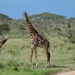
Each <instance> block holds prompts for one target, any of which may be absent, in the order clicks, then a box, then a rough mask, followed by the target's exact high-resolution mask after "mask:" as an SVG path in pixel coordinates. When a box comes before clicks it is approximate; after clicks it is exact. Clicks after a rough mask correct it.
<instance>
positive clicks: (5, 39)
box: [0, 35, 10, 48]
mask: <svg viewBox="0 0 75 75" xmlns="http://www.w3.org/2000/svg"><path fill="white" fill-rule="evenodd" d="M9 37H10V36H9V35H7V36H5V37H4V38H2V39H1V40H0V48H1V47H2V46H3V44H4V43H5V42H6V41H7V40H8V39H9Z"/></svg>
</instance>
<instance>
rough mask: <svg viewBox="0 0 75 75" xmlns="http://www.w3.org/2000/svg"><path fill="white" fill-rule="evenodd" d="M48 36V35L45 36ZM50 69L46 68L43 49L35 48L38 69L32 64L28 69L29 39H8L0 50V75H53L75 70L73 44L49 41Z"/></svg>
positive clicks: (59, 40)
mask: <svg viewBox="0 0 75 75" xmlns="http://www.w3.org/2000/svg"><path fill="white" fill-rule="evenodd" d="M47 36H48V35H47ZM48 39H49V41H50V44H51V47H50V52H51V67H50V68H46V67H45V64H46V54H45V52H44V50H43V48H37V52H38V63H39V64H38V68H36V67H35V57H34V56H33V64H32V66H30V67H29V65H28V63H29V59H30V42H29V40H30V38H29V35H26V36H25V38H23V37H22V38H21V37H20V38H13V37H12V35H11V37H10V39H9V40H8V41H7V42H6V43H5V44H4V45H3V47H2V48H1V49H0V75H54V74H57V73H59V72H64V71H65V72H67V71H73V70H75V44H72V43H70V42H66V41H65V40H66V39H67V38H64V37H59V38H58V37H53V38H52V39H51V40H50V37H49V36H48Z"/></svg>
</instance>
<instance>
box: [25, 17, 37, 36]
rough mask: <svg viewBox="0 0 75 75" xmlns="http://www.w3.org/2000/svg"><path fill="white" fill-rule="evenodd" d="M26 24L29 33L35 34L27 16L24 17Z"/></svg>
mask: <svg viewBox="0 0 75 75" xmlns="http://www.w3.org/2000/svg"><path fill="white" fill-rule="evenodd" d="M26 24H27V26H28V29H29V32H30V35H31V36H33V35H35V34H37V33H38V32H37V31H36V30H35V29H34V27H33V26H32V24H31V22H30V21H29V19H28V18H26Z"/></svg>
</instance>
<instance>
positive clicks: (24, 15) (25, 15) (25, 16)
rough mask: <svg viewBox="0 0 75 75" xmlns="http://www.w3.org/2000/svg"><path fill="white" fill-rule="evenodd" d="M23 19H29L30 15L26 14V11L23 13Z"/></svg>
mask: <svg viewBox="0 0 75 75" xmlns="http://www.w3.org/2000/svg"><path fill="white" fill-rule="evenodd" d="M22 15H23V17H24V18H25V19H26V18H27V15H28V13H27V12H26V11H23V14H22Z"/></svg>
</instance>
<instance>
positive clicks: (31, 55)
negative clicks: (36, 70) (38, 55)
mask: <svg viewBox="0 0 75 75" xmlns="http://www.w3.org/2000/svg"><path fill="white" fill-rule="evenodd" d="M32 57H33V49H32V48H31V54H30V63H29V65H31V64H32Z"/></svg>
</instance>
